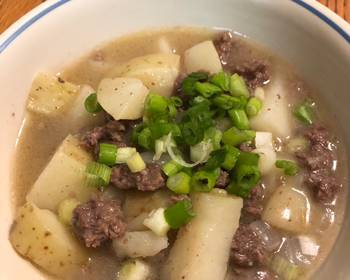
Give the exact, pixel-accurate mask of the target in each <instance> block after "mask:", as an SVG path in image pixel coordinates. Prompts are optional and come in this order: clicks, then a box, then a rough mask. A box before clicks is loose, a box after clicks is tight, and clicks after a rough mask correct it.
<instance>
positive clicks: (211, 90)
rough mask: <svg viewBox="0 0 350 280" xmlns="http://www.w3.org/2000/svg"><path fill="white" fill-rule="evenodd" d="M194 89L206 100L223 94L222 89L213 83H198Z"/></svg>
mask: <svg viewBox="0 0 350 280" xmlns="http://www.w3.org/2000/svg"><path fill="white" fill-rule="evenodd" d="M194 88H195V90H196V91H197V92H199V93H200V94H201V95H202V96H204V97H205V98H209V97H211V96H213V95H216V94H218V93H221V92H222V89H221V88H219V87H218V86H216V85H213V84H211V83H201V82H196V83H195V84H194Z"/></svg>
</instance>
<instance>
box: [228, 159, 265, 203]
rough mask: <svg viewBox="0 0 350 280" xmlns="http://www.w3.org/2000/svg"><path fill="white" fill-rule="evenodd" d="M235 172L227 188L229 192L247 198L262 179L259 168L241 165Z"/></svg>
mask: <svg viewBox="0 0 350 280" xmlns="http://www.w3.org/2000/svg"><path fill="white" fill-rule="evenodd" d="M233 171H234V172H233V176H232V177H233V180H232V181H231V183H230V184H229V186H228V187H227V188H226V190H227V192H228V193H231V194H235V195H237V196H240V197H242V198H247V197H248V196H249V193H250V191H251V190H252V189H253V188H254V187H255V186H256V185H257V184H258V182H259V180H260V178H261V174H260V171H259V168H258V166H255V165H239V166H237V167H235V169H234V170H233Z"/></svg>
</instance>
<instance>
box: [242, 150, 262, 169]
mask: <svg viewBox="0 0 350 280" xmlns="http://www.w3.org/2000/svg"><path fill="white" fill-rule="evenodd" d="M259 159H260V155H259V154H258V153H250V152H240V154H239V157H238V159H237V165H255V166H258V164H259Z"/></svg>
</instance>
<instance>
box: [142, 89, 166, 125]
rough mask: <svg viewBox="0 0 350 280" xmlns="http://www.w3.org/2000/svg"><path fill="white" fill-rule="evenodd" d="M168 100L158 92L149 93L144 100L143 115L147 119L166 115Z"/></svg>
mask: <svg viewBox="0 0 350 280" xmlns="http://www.w3.org/2000/svg"><path fill="white" fill-rule="evenodd" d="M167 114H168V100H167V99H166V98H165V97H163V96H161V95H158V94H154V93H149V94H148V95H147V98H146V101H145V116H146V117H147V118H149V119H152V118H162V117H166V116H167Z"/></svg>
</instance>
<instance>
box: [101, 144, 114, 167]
mask: <svg viewBox="0 0 350 280" xmlns="http://www.w3.org/2000/svg"><path fill="white" fill-rule="evenodd" d="M117 150H118V148H117V146H116V145H113V144H107V143H101V144H100V149H99V153H98V162H99V163H103V164H106V165H109V166H112V165H115V164H116V163H117Z"/></svg>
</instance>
